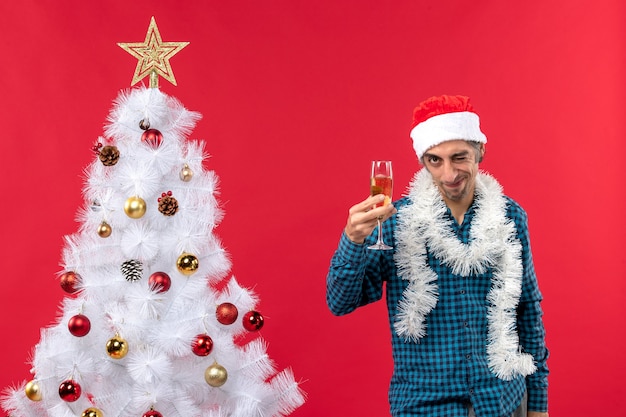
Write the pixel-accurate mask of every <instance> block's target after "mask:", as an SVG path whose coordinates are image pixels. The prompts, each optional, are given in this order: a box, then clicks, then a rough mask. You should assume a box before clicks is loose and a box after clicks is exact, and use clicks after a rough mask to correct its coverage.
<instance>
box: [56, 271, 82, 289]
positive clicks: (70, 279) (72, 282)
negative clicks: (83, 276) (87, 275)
mask: <svg viewBox="0 0 626 417" xmlns="http://www.w3.org/2000/svg"><path fill="white" fill-rule="evenodd" d="M78 284H80V275H78V274H77V273H75V272H72V271H67V272H64V273H63V274H62V275H61V288H63V291H65V292H66V293H68V294H74V293H75V292H76V291H77V288H78Z"/></svg>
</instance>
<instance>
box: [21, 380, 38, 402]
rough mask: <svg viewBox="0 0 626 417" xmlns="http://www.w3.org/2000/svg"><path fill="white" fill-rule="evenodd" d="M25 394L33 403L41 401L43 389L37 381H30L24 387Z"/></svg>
mask: <svg viewBox="0 0 626 417" xmlns="http://www.w3.org/2000/svg"><path fill="white" fill-rule="evenodd" d="M24 392H25V393H26V396H27V397H28V399H29V400H31V401H41V388H40V387H39V384H38V383H37V382H36V381H34V380H33V381H30V382H28V384H26V386H25V387H24Z"/></svg>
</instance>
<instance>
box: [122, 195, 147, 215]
mask: <svg viewBox="0 0 626 417" xmlns="http://www.w3.org/2000/svg"><path fill="white" fill-rule="evenodd" d="M124 212H125V213H126V215H127V216H128V217H130V218H131V219H140V218H142V217H143V215H144V214H146V202H145V201H144V200H143V198H141V197H137V196H134V197H130V198H128V200H126V203H124Z"/></svg>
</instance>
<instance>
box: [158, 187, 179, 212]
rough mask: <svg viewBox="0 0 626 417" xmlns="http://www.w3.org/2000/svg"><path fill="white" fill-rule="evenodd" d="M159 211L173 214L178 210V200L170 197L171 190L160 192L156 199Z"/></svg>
mask: <svg viewBox="0 0 626 417" xmlns="http://www.w3.org/2000/svg"><path fill="white" fill-rule="evenodd" d="M158 202H159V211H160V212H161V213H163V215H165V216H173V215H174V214H176V212H177V211H178V200H176V199H175V198H174V197H172V192H171V191H168V192H167V193H163V194H161V197H160V198H159V199H158Z"/></svg>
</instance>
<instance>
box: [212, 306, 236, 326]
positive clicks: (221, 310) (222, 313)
mask: <svg viewBox="0 0 626 417" xmlns="http://www.w3.org/2000/svg"><path fill="white" fill-rule="evenodd" d="M215 316H216V317H217V321H218V322H220V323H222V324H226V325H228V324H233V323H234V322H235V321H237V316H239V311H238V310H237V307H236V306H235V305H234V304H232V303H222V304H220V305H218V306H217V309H216V310H215Z"/></svg>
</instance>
